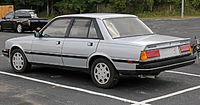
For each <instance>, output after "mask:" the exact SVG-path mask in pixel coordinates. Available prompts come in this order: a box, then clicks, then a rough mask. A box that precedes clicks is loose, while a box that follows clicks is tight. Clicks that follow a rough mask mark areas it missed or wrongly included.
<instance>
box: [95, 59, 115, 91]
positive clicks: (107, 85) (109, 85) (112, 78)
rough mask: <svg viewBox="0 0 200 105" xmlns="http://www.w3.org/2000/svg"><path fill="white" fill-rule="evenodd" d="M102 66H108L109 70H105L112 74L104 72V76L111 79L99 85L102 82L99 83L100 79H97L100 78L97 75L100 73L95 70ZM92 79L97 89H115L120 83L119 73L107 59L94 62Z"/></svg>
mask: <svg viewBox="0 0 200 105" xmlns="http://www.w3.org/2000/svg"><path fill="white" fill-rule="evenodd" d="M100 64H103V65H104V64H105V65H107V67H108V69H105V70H106V71H109V72H110V74H105V72H104V74H103V75H104V76H107V77H109V79H104V81H105V80H106V81H107V82H106V83H104V84H101V83H99V82H101V81H100V80H99V82H98V79H97V78H98V76H97V75H98V74H99V73H97V69H95V68H96V67H98V66H99V65H100ZM104 67H105V66H104ZM100 70H101V72H102V69H100ZM95 72H96V74H95ZM95 75H96V76H95ZM99 75H101V74H99ZM91 77H92V81H93V82H94V84H95V85H96V86H97V87H100V88H105V89H107V88H112V87H114V86H115V85H116V84H117V83H118V81H119V73H118V72H117V71H116V69H115V67H114V66H113V64H112V63H111V62H110V61H109V60H107V59H105V58H98V59H96V60H95V61H94V62H93V64H92V66H91ZM100 77H102V78H103V76H100Z"/></svg>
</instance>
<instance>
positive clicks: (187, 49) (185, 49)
mask: <svg viewBox="0 0 200 105" xmlns="http://www.w3.org/2000/svg"><path fill="white" fill-rule="evenodd" d="M179 48H180V52H181V53H185V52H190V53H191V52H192V49H191V46H190V45H183V46H180V47H179Z"/></svg>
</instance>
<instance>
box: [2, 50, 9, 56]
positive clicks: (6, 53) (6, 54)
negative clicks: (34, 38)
mask: <svg viewBox="0 0 200 105" xmlns="http://www.w3.org/2000/svg"><path fill="white" fill-rule="evenodd" d="M2 54H3V56H5V57H9V50H8V51H6V50H5V49H4V50H2Z"/></svg>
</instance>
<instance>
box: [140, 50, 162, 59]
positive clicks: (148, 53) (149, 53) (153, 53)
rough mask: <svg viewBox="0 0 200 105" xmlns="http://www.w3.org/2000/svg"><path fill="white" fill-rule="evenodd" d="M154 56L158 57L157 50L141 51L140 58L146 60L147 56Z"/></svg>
mask: <svg viewBox="0 0 200 105" xmlns="http://www.w3.org/2000/svg"><path fill="white" fill-rule="evenodd" d="M155 57H160V51H159V50H151V51H143V52H141V55H140V60H141V61H147V59H148V58H155Z"/></svg>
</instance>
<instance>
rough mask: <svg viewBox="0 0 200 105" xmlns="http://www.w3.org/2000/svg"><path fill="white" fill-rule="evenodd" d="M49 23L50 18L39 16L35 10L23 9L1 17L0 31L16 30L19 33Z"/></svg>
mask: <svg viewBox="0 0 200 105" xmlns="http://www.w3.org/2000/svg"><path fill="white" fill-rule="evenodd" d="M47 23H48V19H43V18H38V17H37V14H35V11H34V10H28V9H21V10H16V11H15V12H10V13H8V14H7V15H6V16H5V17H4V18H2V19H0V31H3V30H15V31H16V32H18V33H21V32H23V31H33V30H37V28H42V27H44V26H45V25H46V24H47Z"/></svg>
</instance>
